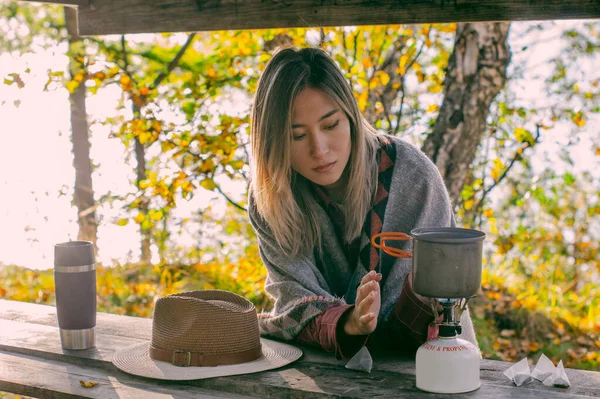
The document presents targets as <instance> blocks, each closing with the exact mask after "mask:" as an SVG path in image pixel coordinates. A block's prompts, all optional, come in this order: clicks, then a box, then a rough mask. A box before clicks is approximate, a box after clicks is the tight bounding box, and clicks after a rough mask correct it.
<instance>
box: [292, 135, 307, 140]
mask: <svg viewBox="0 0 600 399" xmlns="http://www.w3.org/2000/svg"><path fill="white" fill-rule="evenodd" d="M304 136H306V134H299V135H297V136H296V135H295V136H294V141H300V140H302V139H303V138H304Z"/></svg>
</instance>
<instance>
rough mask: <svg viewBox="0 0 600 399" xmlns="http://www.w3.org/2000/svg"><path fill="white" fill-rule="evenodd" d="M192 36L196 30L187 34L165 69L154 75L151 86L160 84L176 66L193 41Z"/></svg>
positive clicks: (194, 35)
mask: <svg viewBox="0 0 600 399" xmlns="http://www.w3.org/2000/svg"><path fill="white" fill-rule="evenodd" d="M194 37H196V32H193V33H190V34H189V35H188V38H187V40H186V42H185V43H184V44H183V46H181V48H180V49H179V51H178V52H177V55H175V58H173V59H172V60H171V62H169V65H168V66H167V69H166V70H164V71H162V72H161V73H160V75H158V76H157V77H156V79H154V82H153V83H152V88H154V89H155V88H156V87H158V85H160V83H161V82H162V81H163V80H164V79H165V78H166V77H167V76H168V75H169V74H170V73H171V71H172V70H173V69H174V68H175V67H176V66H177V64H178V63H179V60H181V57H183V55H184V54H185V52H186V51H187V49H188V47H190V45H191V44H192V41H194Z"/></svg>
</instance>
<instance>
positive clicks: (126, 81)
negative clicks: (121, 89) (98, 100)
mask: <svg viewBox="0 0 600 399" xmlns="http://www.w3.org/2000/svg"><path fill="white" fill-rule="evenodd" d="M119 83H121V85H122V86H127V85H128V84H130V83H131V78H129V76H127V75H121V79H119Z"/></svg>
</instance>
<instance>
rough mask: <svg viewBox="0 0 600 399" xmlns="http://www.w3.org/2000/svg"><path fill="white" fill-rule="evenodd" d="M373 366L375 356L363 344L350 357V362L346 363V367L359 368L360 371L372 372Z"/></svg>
mask: <svg viewBox="0 0 600 399" xmlns="http://www.w3.org/2000/svg"><path fill="white" fill-rule="evenodd" d="M372 367H373V358H372V357H371V353H369V350H368V349H367V347H366V346H363V347H362V348H361V349H360V350H359V351H358V352H357V353H356V355H354V356H353V357H352V359H350V361H349V362H348V364H346V368H347V369H350V370H358V371H366V372H367V373H370V372H371V368H372Z"/></svg>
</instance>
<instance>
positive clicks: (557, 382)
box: [543, 360, 571, 388]
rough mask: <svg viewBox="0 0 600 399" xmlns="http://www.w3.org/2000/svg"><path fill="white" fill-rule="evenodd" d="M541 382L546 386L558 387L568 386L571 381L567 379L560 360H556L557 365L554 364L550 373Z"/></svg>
mask: <svg viewBox="0 0 600 399" xmlns="http://www.w3.org/2000/svg"><path fill="white" fill-rule="evenodd" d="M543 384H544V385H547V386H552V385H554V386H555V387H560V388H568V387H570V386H571V381H569V377H567V373H566V372H565V368H564V366H563V362H562V360H561V361H560V362H558V366H556V368H555V370H554V372H553V373H552V375H550V376H549V377H548V378H546V379H545V380H544V381H543Z"/></svg>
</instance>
